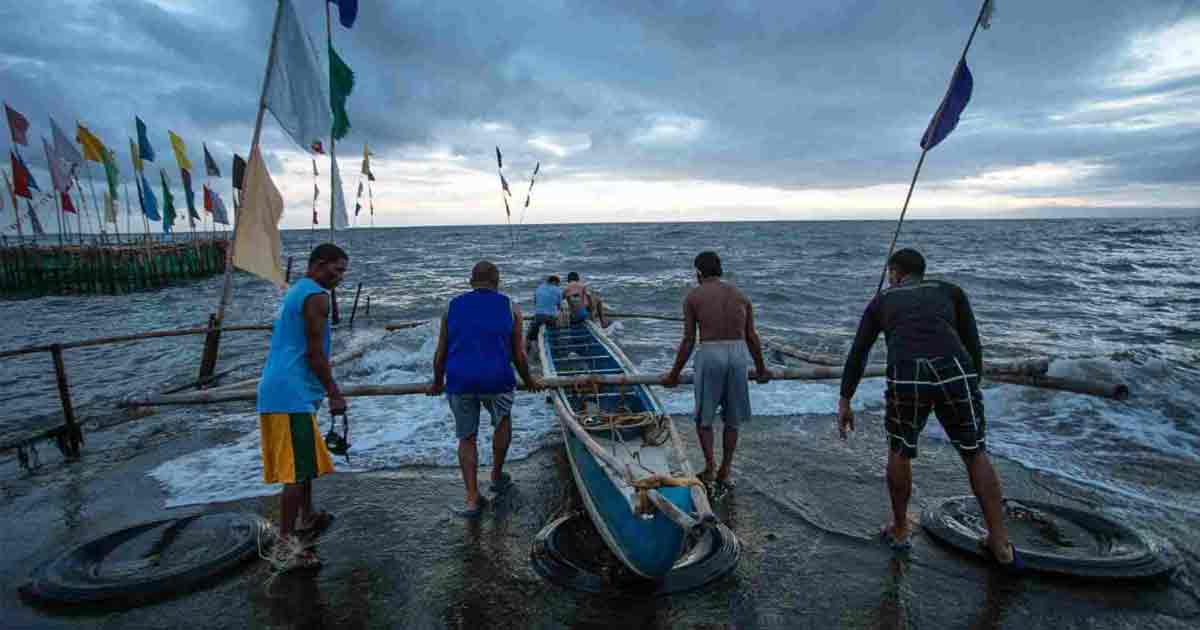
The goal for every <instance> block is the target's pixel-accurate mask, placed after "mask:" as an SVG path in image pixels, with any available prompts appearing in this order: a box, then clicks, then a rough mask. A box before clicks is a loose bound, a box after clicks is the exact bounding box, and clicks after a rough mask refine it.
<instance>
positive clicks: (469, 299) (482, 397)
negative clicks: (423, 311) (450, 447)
mask: <svg viewBox="0 0 1200 630" xmlns="http://www.w3.org/2000/svg"><path fill="white" fill-rule="evenodd" d="M471 289H472V290H471V291H470V292H468V293H464V294H462V295H460V296H458V297H456V298H454V299H453V300H451V301H450V307H449V308H448V309H447V311H446V314H445V315H444V316H443V317H442V330H441V333H440V334H439V336H438V347H437V353H436V355H435V356H434V359H433V387H432V388H431V389H430V391H429V393H430V395H431V396H437V395H439V394H441V393H442V392H443V391H445V392H446V399H447V400H448V401H449V403H450V411H451V412H452V413H453V414H454V424H455V433H456V435H457V436H458V464H459V467H460V468H461V469H462V476H463V483H464V484H465V485H466V488H467V505H466V508H465V509H463V510H460V511H459V512H458V514H459V515H460V516H463V517H465V518H477V517H478V516H479V515H480V514H482V513H483V510H484V508H485V507H487V503H488V501H487V499H486V498H485V497H483V496H482V495H480V494H479V487H478V481H477V472H476V466H477V465H478V462H479V455H478V452H477V451H476V448H475V437H476V435H477V434H478V433H479V413H480V407H483V408H486V409H487V411H488V415H489V416H491V419H492V428H493V431H494V434H493V438H492V492H494V493H496V494H500V493H502V492H504V491H505V490H508V488H509V486H511V485H512V478H511V477H510V476H509V475H508V473H506V472H504V458H505V457H506V456H507V455H508V445H509V443H510V442H511V441H512V403H513V393H514V390H515V389H516V384H517V382H516V378H514V376H513V366H516V368H517V372H518V373H520V375H521V380H522V381H524V382H525V384H526V386H527V387H528V389H529V390H530V391H538V390H540V389H541V388H542V384H541V381H539V380H538V379H535V378H533V376H531V375H530V374H529V364H528V362H527V360H526V358H525V347H524V344H523V343H522V342H521V341H522V339H521V309H520V308H519V307H517V305H516V304H515V303H513V302H512V300H510V299H509V298H508V296H506V295H504V294H503V293H500V291H499V289H500V270H499V269H497V268H496V265H494V264H492V263H490V262H488V261H486V260H484V261H480V262H479V263H477V264H476V265H475V267H474V268H473V269H471Z"/></svg>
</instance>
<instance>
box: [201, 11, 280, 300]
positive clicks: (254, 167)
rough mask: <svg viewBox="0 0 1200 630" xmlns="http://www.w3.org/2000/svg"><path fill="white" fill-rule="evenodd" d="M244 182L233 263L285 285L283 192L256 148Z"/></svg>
mask: <svg viewBox="0 0 1200 630" xmlns="http://www.w3.org/2000/svg"><path fill="white" fill-rule="evenodd" d="M285 4H287V3H286V0H285ZM244 184H245V189H244V192H243V193H242V206H241V215H240V216H239V217H238V221H237V229H236V231H235V234H234V238H233V264H234V266H235V267H237V268H238V269H244V270H246V271H249V272H250V273H252V274H254V275H256V276H259V277H260V278H264V279H266V280H270V281H271V282H273V283H274V284H275V286H278V287H280V288H284V287H286V286H287V282H285V281H284V279H283V270H282V269H280V268H279V258H280V255H281V254H280V252H281V251H282V250H283V247H282V243H280V240H279V218H280V217H282V216H283V195H280V194H279V189H278V188H276V187H275V182H273V181H271V174H270V173H268V172H267V165H266V164H263V159H262V154H261V153H259V151H258V147H254V148H253V149H252V150H251V151H250V161H249V162H248V163H247V164H246V180H245V182H244ZM214 210H215V208H214ZM213 214H216V212H214V213H213Z"/></svg>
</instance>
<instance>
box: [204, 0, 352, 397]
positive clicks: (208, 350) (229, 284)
mask: <svg viewBox="0 0 1200 630" xmlns="http://www.w3.org/2000/svg"><path fill="white" fill-rule="evenodd" d="M325 8H326V11H328V10H329V7H328V6H326V7H325ZM282 13H283V2H282V0H277V1H276V2H275V23H274V25H273V26H272V27H271V46H270V47H269V48H268V49H267V69H266V72H265V73H264V76H263V86H262V93H261V94H260V95H259V97H258V113H257V114H256V115H255V118H254V135H253V137H251V139H250V156H251V157H250V159H253V156H254V151H255V150H256V149H257V148H258V141H259V138H260V137H261V136H262V125H263V115H264V114H266V112H267V91H268V90H269V89H270V88H271V70H272V69H273V68H274V65H275V48H276V46H277V44H278V43H279V16H280V15H281V14H282ZM235 205H236V204H235ZM241 218H242V213H241V212H240V210H236V209H235V212H234V215H233V238H231V239H230V240H229V243H228V245H227V247H226V248H225V278H224V281H223V283H222V287H221V300H220V302H218V303H217V314H216V317H215V318H214V319H213V326H212V329H211V331H210V332H209V334H208V336H207V337H206V338H205V340H204V354H203V355H202V356H201V359H200V378H199V379H198V380H200V381H205V380H208V379H209V378H211V377H212V374H213V371H214V370H216V366H217V352H218V350H219V348H220V345H221V325H222V324H223V323H224V322H225V308H226V307H227V306H228V305H229V298H230V296H231V295H232V293H233V249H234V245H235V244H236V242H237V226H238V222H239V221H240V220H241Z"/></svg>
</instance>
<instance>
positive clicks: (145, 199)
mask: <svg viewBox="0 0 1200 630" xmlns="http://www.w3.org/2000/svg"><path fill="white" fill-rule="evenodd" d="M142 212H144V213H146V218H147V219H150V220H151V221H162V217H160V216H158V199H157V198H156V197H155V196H154V191H153V190H151V189H150V182H148V181H146V174H145V173H142Z"/></svg>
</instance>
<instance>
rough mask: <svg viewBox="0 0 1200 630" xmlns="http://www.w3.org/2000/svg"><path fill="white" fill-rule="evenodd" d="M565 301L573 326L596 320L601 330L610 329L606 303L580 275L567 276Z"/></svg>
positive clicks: (569, 274)
mask: <svg viewBox="0 0 1200 630" xmlns="http://www.w3.org/2000/svg"><path fill="white" fill-rule="evenodd" d="M562 297H563V301H565V302H566V303H567V314H568V315H569V316H570V318H571V323H572V324H578V323H579V322H582V321H586V320H588V319H595V320H597V321H599V322H600V327H601V328H608V318H607V317H605V314H604V302H603V301H601V299H600V296H599V295H598V294H596V292H595V291H593V290H592V289H591V288H589V287H588V285H586V284H584V283H583V281H582V280H581V279H580V278H579V273H578V272H575V271H572V272H571V273H568V274H567V287H566V288H565V289H563V292H562Z"/></svg>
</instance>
